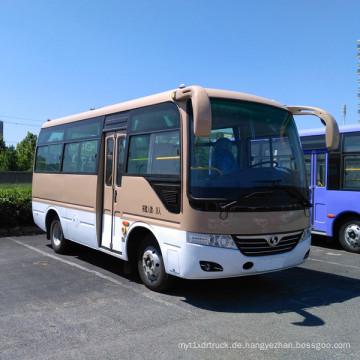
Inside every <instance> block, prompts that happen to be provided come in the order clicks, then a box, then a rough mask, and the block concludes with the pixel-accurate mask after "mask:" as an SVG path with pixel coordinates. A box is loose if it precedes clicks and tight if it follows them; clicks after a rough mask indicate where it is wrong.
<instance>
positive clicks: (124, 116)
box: [33, 86, 338, 291]
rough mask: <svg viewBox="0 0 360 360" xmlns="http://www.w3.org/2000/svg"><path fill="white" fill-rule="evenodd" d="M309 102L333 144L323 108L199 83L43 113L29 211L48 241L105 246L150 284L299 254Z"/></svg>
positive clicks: (304, 233) (292, 260) (288, 261)
mask: <svg viewBox="0 0 360 360" xmlns="http://www.w3.org/2000/svg"><path fill="white" fill-rule="evenodd" d="M309 112H310V113H312V114H315V115H317V116H319V117H320V118H321V119H322V121H323V122H324V123H326V129H327V138H326V139H327V146H328V148H331V149H332V148H335V147H336V146H337V140H338V132H337V131H338V129H337V125H336V122H335V121H334V119H333V118H332V117H331V116H330V115H329V114H328V113H326V112H323V111H320V110H318V109H315V108H306V107H285V106H283V105H281V104H279V103H277V102H274V101H270V100H267V99H263V98H260V97H256V96H252V95H247V94H242V93H237V92H230V91H224V90H214V89H203V88H201V87H199V86H190V87H180V88H178V89H176V90H173V91H168V92H165V93H161V94H157V95H154V96H149V97H145V98H141V99H137V100H133V101H129V102H124V103H120V104H118V105H113V106H109V107H104V108H100V109H97V110H93V111H89V112H86V113H82V114H78V115H73V116H69V117H64V118H60V119H58V120H54V121H49V122H46V123H45V124H44V125H43V126H42V128H41V131H40V134H39V138H38V143H37V149H36V157H35V165H34V175H33V216H34V220H35V223H36V224H37V225H38V226H39V227H40V228H41V229H43V230H44V231H46V233H47V236H48V238H49V239H50V240H51V244H52V247H53V249H54V250H55V252H57V253H64V252H65V251H66V248H67V246H68V245H69V242H71V241H72V242H76V243H80V244H83V245H86V246H88V247H91V248H93V249H97V250H100V251H102V252H104V253H107V254H110V255H113V256H115V257H118V258H119V259H122V260H124V261H125V263H124V266H125V270H126V271H131V270H135V269H136V267H137V270H138V272H139V274H140V277H141V279H142V281H143V283H144V284H145V285H146V286H147V287H148V288H149V289H152V290H154V291H163V290H164V289H166V288H167V287H168V286H169V285H170V284H171V282H172V281H173V279H174V277H181V278H186V279H210V278H224V277H235V276H240V275H251V274H258V273H264V272H269V271H275V270H280V269H285V268H289V267H293V266H296V265H298V264H301V263H303V262H304V261H305V259H306V258H307V257H308V256H309V251H310V241H311V239H310V219H309V216H310V215H309V214H310V213H309V206H310V205H311V204H310V203H309V196H308V188H307V185H306V175H305V166H304V158H303V153H302V149H301V145H300V139H299V136H298V132H297V128H296V126H295V122H294V120H293V114H303V113H304V114H307V113H309Z"/></svg>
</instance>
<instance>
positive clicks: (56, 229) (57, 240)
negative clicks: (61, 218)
mask: <svg viewBox="0 0 360 360" xmlns="http://www.w3.org/2000/svg"><path fill="white" fill-rule="evenodd" d="M52 237H53V242H54V245H55V246H60V244H61V239H62V233H61V227H60V225H59V224H58V223H56V224H55V225H54V226H53V234H52Z"/></svg>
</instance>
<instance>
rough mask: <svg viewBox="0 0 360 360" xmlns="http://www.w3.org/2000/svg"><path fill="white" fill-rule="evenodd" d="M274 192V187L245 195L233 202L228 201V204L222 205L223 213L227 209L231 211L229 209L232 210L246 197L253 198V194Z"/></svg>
mask: <svg viewBox="0 0 360 360" xmlns="http://www.w3.org/2000/svg"><path fill="white" fill-rule="evenodd" d="M273 192H274V189H272V190H268V191H254V192H253V193H250V194H247V195H244V196H242V197H241V198H240V199H237V200H234V201H232V202H230V203H228V204H226V205H222V206H221V207H220V210H221V213H222V212H225V211H226V212H229V210H231V209H232V208H233V207H235V206H236V205H238V204H239V203H240V202H241V201H243V200H245V199H248V198H251V197H252V196H255V195H269V194H272V193H273Z"/></svg>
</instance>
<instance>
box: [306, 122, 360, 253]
mask: <svg viewBox="0 0 360 360" xmlns="http://www.w3.org/2000/svg"><path fill="white" fill-rule="evenodd" d="M299 133H300V137H301V142H302V147H303V150H304V157H305V164H306V176H307V181H308V184H309V186H310V188H311V202H312V203H313V205H314V207H313V211H312V216H311V223H312V232H313V233H314V234H319V235H325V236H329V237H333V238H334V239H338V240H339V242H340V244H341V245H342V246H343V248H344V249H345V250H347V251H351V252H355V253H360V125H346V126H340V141H339V147H338V149H335V150H333V151H328V150H327V149H326V145H325V142H324V131H323V129H311V130H301V131H299Z"/></svg>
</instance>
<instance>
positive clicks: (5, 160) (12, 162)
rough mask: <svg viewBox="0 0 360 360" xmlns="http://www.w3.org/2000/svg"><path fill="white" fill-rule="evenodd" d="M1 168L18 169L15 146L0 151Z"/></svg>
mask: <svg viewBox="0 0 360 360" xmlns="http://www.w3.org/2000/svg"><path fill="white" fill-rule="evenodd" d="M0 170H1V171H16V170H17V156H16V150H15V148H14V146H12V145H11V146H9V147H7V148H5V150H2V151H1V152H0Z"/></svg>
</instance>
